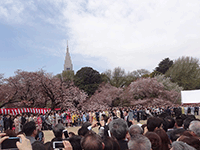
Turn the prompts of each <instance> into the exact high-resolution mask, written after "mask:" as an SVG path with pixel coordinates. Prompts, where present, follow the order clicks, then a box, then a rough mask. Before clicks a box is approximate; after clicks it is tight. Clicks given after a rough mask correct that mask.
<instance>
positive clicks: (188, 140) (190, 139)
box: [178, 135, 200, 150]
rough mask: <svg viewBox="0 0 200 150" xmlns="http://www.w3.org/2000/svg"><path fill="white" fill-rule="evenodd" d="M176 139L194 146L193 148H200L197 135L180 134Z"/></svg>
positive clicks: (198, 149)
mask: <svg viewBox="0 0 200 150" xmlns="http://www.w3.org/2000/svg"><path fill="white" fill-rule="evenodd" d="M178 141H182V142H185V143H187V144H188V145H190V146H192V147H194V148H195V149H197V150H200V141H199V139H198V137H195V136H184V135H181V136H180V137H179V138H178Z"/></svg>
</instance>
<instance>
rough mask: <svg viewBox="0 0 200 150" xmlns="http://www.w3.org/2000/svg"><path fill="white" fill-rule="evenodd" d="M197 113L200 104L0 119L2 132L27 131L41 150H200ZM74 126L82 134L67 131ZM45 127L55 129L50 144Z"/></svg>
mask: <svg viewBox="0 0 200 150" xmlns="http://www.w3.org/2000/svg"><path fill="white" fill-rule="evenodd" d="M198 113H199V107H197V106H178V105H176V106H171V107H170V106H163V107H159V106H154V107H142V106H137V107H132V108H112V109H105V110H95V111H85V112H82V111H70V110H66V111H49V112H47V113H46V114H18V115H16V116H12V115H9V114H7V115H2V116H1V117H0V130H1V132H4V133H6V135H7V136H12V137H13V136H17V135H19V136H21V135H20V134H25V136H26V139H28V140H29V141H30V144H31V145H32V146H31V147H32V149H37V150H40V148H41V149H42V148H43V149H45V150H52V149H53V146H52V143H53V142H54V141H65V142H64V143H65V144H64V146H65V148H64V149H65V150H68V149H73V150H79V149H80V150H82V149H84V150H103V149H104V150H151V149H152V150H169V149H172V150H195V149H197V150H200V140H199V139H200V121H199V120H198V119H197V118H196V117H195V115H198ZM146 119H147V123H146V124H141V123H140V120H146ZM70 126H80V129H79V130H78V135H75V133H73V132H70V133H68V132H67V130H65V129H67V127H70ZM94 127H98V133H95V132H93V131H92V129H93V128H94ZM42 130H53V132H54V135H55V137H54V138H53V139H52V141H51V142H47V143H44V134H43V132H42ZM63 131H65V132H63ZM4 136H5V135H4ZM66 141H68V142H66ZM35 147H37V148H35ZM19 149H20V148H19ZM22 150H23V149H22Z"/></svg>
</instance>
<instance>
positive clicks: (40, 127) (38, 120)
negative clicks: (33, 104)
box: [36, 114, 42, 131]
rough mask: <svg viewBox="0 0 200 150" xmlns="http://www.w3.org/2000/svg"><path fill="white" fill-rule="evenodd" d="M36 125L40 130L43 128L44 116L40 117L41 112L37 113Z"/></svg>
mask: <svg viewBox="0 0 200 150" xmlns="http://www.w3.org/2000/svg"><path fill="white" fill-rule="evenodd" d="M36 126H37V129H38V131H41V130H42V118H41V117H40V115H39V114H37V120H36Z"/></svg>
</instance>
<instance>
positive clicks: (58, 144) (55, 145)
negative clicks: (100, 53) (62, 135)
mask: <svg viewBox="0 0 200 150" xmlns="http://www.w3.org/2000/svg"><path fill="white" fill-rule="evenodd" d="M53 148H54V149H55V148H57V149H63V148H64V144H63V141H54V142H53Z"/></svg>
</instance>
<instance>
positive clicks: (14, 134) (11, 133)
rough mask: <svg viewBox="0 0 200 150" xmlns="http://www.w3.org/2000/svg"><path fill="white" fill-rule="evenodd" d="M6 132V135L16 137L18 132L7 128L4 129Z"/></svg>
mask: <svg viewBox="0 0 200 150" xmlns="http://www.w3.org/2000/svg"><path fill="white" fill-rule="evenodd" d="M4 133H6V136H9V137H16V136H17V134H16V133H15V131H13V130H6V131H4Z"/></svg>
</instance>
